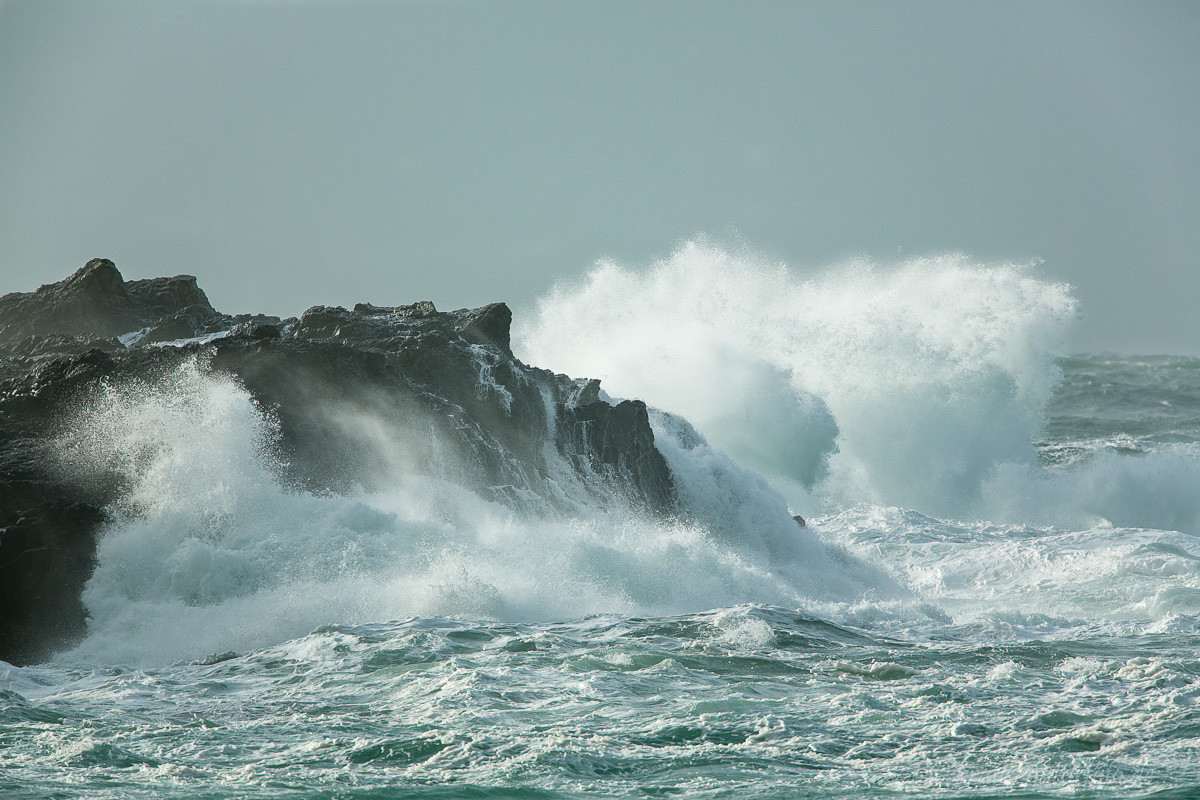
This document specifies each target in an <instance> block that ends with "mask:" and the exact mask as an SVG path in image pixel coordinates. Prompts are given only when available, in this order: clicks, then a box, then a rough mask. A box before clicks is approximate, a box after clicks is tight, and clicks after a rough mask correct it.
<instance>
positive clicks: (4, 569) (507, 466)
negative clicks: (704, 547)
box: [0, 259, 676, 665]
mask: <svg viewBox="0 0 1200 800" xmlns="http://www.w3.org/2000/svg"><path fill="white" fill-rule="evenodd" d="M511 322H512V312H511V311H510V310H509V308H508V307H507V306H506V305H504V304H503V303H494V304H491V305H488V306H484V307H482V308H479V309H462V310H458V311H451V312H440V311H438V310H437V309H436V308H434V306H433V304H432V303H429V302H419V303H415V304H412V305H407V306H395V307H383V306H374V305H369V304H365V303H361V304H358V305H356V306H355V307H354V308H353V309H349V310H347V309H345V308H340V307H328V306H317V307H314V308H310V309H309V310H307V311H306V312H304V313H303V314H302V315H301V316H300V317H299V318H292V319H280V318H278V317H273V316H269V315H240V316H231V315H228V314H223V313H221V312H219V311H217V310H216V309H214V308H213V307H212V305H211V304H210V303H209V301H208V298H207V296H206V295H205V294H204V292H203V290H201V289H200V288H199V286H198V284H197V281H196V279H195V278H194V277H191V276H186V275H180V276H175V277H170V278H154V279H149V280H136V281H125V280H124V279H123V278H122V277H121V274H120V272H119V271H118V270H117V268H116V266H115V265H114V264H113V262H112V261H109V260H107V259H93V260H91V261H89V262H88V263H87V264H86V265H84V266H83V267H82V268H81V269H79V270H78V271H76V272H75V273H74V274H72V275H71V276H69V277H67V278H66V279H64V280H63V281H60V282H58V283H55V284H50V285H47V286H43V287H41V288H39V289H38V290H37V291H35V292H27V293H13V294H8V295H4V296H3V297H0V660H4V661H8V662H10V663H14V664H18V665H20V664H27V663H35V662H38V661H41V660H45V659H46V658H48V657H50V656H51V655H52V654H53V653H54V652H56V651H57V650H60V649H62V648H64V647H67V646H69V645H71V644H72V643H74V642H75V641H77V640H78V639H80V638H81V637H82V636H83V635H84V634H85V632H86V627H87V623H86V619H87V611H86V608H85V606H84V605H83V603H82V601H81V599H80V594H81V591H82V589H83V587H84V584H85V583H86V582H87V580H88V578H89V576H90V575H91V573H92V570H93V568H94V565H95V553H96V544H97V537H98V536H99V535H100V534H101V533H102V532H103V530H104V527H105V525H106V524H108V523H110V522H111V521H112V519H113V509H114V508H116V507H118V506H120V504H121V502H122V498H123V497H124V496H125V494H126V493H127V492H128V491H129V488H130V485H131V483H132V482H134V481H135V479H136V477H137V474H136V473H137V469H138V468H139V467H138V458H137V457H136V455H137V454H134V455H133V456H130V457H129V458H128V459H126V460H125V461H123V462H122V461H120V460H113V459H111V458H110V459H107V460H106V459H96V458H91V459H86V458H84V459H80V458H74V459H69V458H66V457H65V456H64V452H65V451H66V450H70V449H72V448H75V449H76V450H78V449H79V447H77V446H76V445H78V442H77V441H76V442H74V443H72V442H73V440H72V439H71V437H75V439H76V440H78V439H80V438H83V439H86V438H87V437H88V436H103V435H104V432H103V431H89V430H87V429H86V428H87V426H86V425H82V426H81V425H80V424H79V422H78V420H79V419H81V418H86V415H85V416H84V417H81V414H82V413H83V412H85V411H86V410H87V409H88V408H91V407H94V406H96V405H97V404H102V403H104V402H111V399H112V396H113V392H114V390H115V389H116V388H120V387H124V389H125V391H127V392H133V393H135V394H136V393H138V392H154V391H166V392H170V391H172V390H174V387H173V384H172V382H173V380H174V378H173V376H174V375H176V374H178V372H179V370H181V369H184V368H187V367H188V366H189V365H192V366H193V367H195V368H198V369H200V370H203V371H208V372H211V373H212V374H217V375H224V376H232V377H233V378H234V379H235V380H236V381H237V383H238V384H239V385H240V386H242V387H244V388H245V390H246V391H247V392H248V393H249V394H250V396H251V397H252V398H253V401H254V403H255V405H256V406H257V408H258V409H259V410H260V411H261V413H262V415H263V416H264V417H265V419H267V420H268V421H269V424H270V426H271V427H272V429H273V431H274V436H273V437H272V440H273V441H272V447H271V452H269V453H264V454H263V458H264V459H265V460H267V461H268V462H269V464H270V467H271V469H272V470H273V471H274V472H275V474H276V476H277V479H278V480H279V482H280V483H281V484H282V485H284V486H286V487H289V488H291V489H294V490H296V491H305V492H313V493H345V492H351V491H355V490H357V489H358V488H359V487H361V488H362V489H365V490H366V491H372V490H379V489H384V488H386V487H387V485H388V483H389V482H390V481H393V480H395V479H396V477H397V476H398V475H403V474H415V475H424V476H431V477H435V478H443V479H447V480H451V481H453V482H454V483H456V484H458V485H460V486H462V487H464V488H466V489H468V490H470V491H472V492H475V493H476V494H478V495H479V496H481V497H484V498H486V499H488V500H493V501H495V502H498V503H502V504H504V505H507V506H509V507H511V508H513V509H514V510H515V511H519V512H521V513H533V514H541V515H563V514H570V513H571V512H572V511H575V510H579V509H582V508H584V507H585V506H587V507H591V508H595V507H597V506H599V507H605V506H606V505H610V506H614V507H615V506H618V505H623V506H629V507H632V508H635V509H639V510H641V511H645V512H649V513H651V514H662V515H669V514H672V513H674V511H675V504H676V495H675V490H674V482H673V478H672V475H671V472H670V469H669V468H668V466H667V462H666V460H665V459H664V457H663V455H662V453H661V452H660V451H659V450H658V449H657V448H656V446H655V442H654V434H653V432H652V430H651V427H650V422H649V418H648V413H647V409H646V406H645V405H644V404H643V403H641V402H640V401H624V402H620V403H616V404H611V403H608V402H606V401H604V400H602V399H601V398H600V394H599V383H598V382H597V381H595V380H586V379H572V378H569V377H567V376H565V375H559V374H554V373H552V372H550V371H548V370H544V369H538V368H536V367H531V366H529V365H526V364H524V363H522V362H521V361H519V360H518V359H516V358H515V357H514V355H513V353H512V350H511V348H510V326H511ZM148 446H152V445H148ZM83 449H85V450H86V448H83ZM126 511H128V509H126ZM134 511H136V509H134Z"/></svg>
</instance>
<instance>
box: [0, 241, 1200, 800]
mask: <svg viewBox="0 0 1200 800" xmlns="http://www.w3.org/2000/svg"><path fill="white" fill-rule="evenodd" d="M1079 313H1080V309H1079V308H1078V307H1077V304H1076V302H1075V301H1074V299H1073V294H1072V291H1071V289H1070V287H1067V286H1064V285H1061V284H1057V283H1054V282H1053V281H1050V280H1047V279H1045V278H1044V277H1043V276H1041V274H1040V272H1039V270H1038V268H1037V266H1036V265H1011V264H979V263H975V262H972V261H971V260H970V259H967V258H966V257H964V256H960V255H954V254H951V255H947V256H940V257H936V258H927V259H913V260H909V261H906V262H903V263H901V264H897V265H892V266H890V267H886V268H883V267H877V266H873V265H870V264H867V263H856V262H854V263H849V264H846V265H843V266H841V267H838V268H835V269H830V270H827V271H825V272H823V273H821V274H819V275H817V276H816V277H805V278H801V277H798V276H796V275H795V274H793V273H792V272H791V271H790V270H788V269H787V268H786V267H784V266H782V265H778V264H774V263H771V262H770V261H769V260H768V259H764V258H762V257H761V256H757V255H753V254H749V253H746V252H737V251H731V250H729V249H722V248H721V247H718V246H715V245H712V244H709V243H706V242H703V241H698V242H693V243H689V244H687V245H685V246H683V247H681V248H680V249H679V250H678V251H676V252H675V253H674V254H672V255H671V256H670V257H669V258H666V259H664V260H663V261H661V262H659V263H657V264H654V265H652V266H650V267H649V268H646V269H641V270H634V269H628V268H625V267H622V266H619V265H616V264H611V263H601V264H599V265H597V266H596V268H595V269H593V270H592V271H591V272H590V273H589V274H588V275H587V276H585V277H584V278H583V279H581V280H580V281H578V282H576V283H568V284H563V285H560V286H558V287H555V288H554V289H553V290H552V291H550V292H548V293H547V294H546V295H545V296H544V297H543V298H542V299H541V300H540V301H539V303H538V305H537V307H536V308H535V309H532V310H531V311H530V312H529V313H528V314H527V315H526V316H525V319H524V321H522V320H521V319H520V315H518V321H517V323H516V329H515V337H514V350H515V351H516V353H517V355H518V356H519V357H520V358H522V359H523V360H524V361H526V362H527V363H530V364H534V365H537V366H541V367H547V368H550V369H553V370H555V371H560V372H565V373H567V374H570V375H573V376H580V377H582V376H587V377H599V378H601V379H602V381H603V384H602V386H603V388H604V390H605V392H607V396H609V397H612V398H620V397H638V398H641V399H644V400H646V402H647V403H649V404H650V405H651V406H652V407H653V408H655V409H656V410H655V411H654V412H653V413H652V414H651V421H652V424H653V427H654V433H655V440H656V443H657V445H658V447H659V449H660V450H661V451H662V453H663V455H664V456H665V458H666V460H667V463H668V464H669V466H670V468H671V471H672V473H673V475H674V476H675V481H676V490H677V492H678V493H679V494H680V496H681V498H682V501H683V502H682V507H683V508H685V509H686V510H687V511H686V513H680V514H679V515H678V516H677V517H673V518H670V519H664V518H662V517H654V516H650V515H647V514H645V513H642V512H639V511H637V510H636V509H634V508H626V507H623V506H622V505H621V504H620V503H610V504H605V505H604V506H603V507H599V506H596V507H582V506H581V507H578V508H577V510H576V511H575V512H574V513H570V514H563V513H556V514H549V513H547V514H538V513H534V512H530V513H527V514H522V513H517V512H515V511H513V510H512V509H511V508H508V507H505V506H501V505H499V504H497V503H495V502H492V501H489V500H485V499H483V498H480V497H479V496H477V495H476V494H473V493H472V492H469V491H467V490H466V489H464V488H462V487H461V486H459V485H457V484H456V483H455V482H454V481H452V480H448V479H446V478H445V477H440V478H433V477H430V476H425V475H418V474H409V473H406V472H405V471H404V469H403V468H402V466H401V467H397V468H396V470H395V474H394V475H393V476H391V478H390V481H389V482H388V485H389V486H391V488H390V489H389V490H387V491H379V490H372V491H370V492H368V491H366V490H358V491H353V492H351V493H349V494H329V493H324V494H321V493H316V494H315V493H306V492H303V491H299V490H297V489H296V488H294V487H288V486H286V485H284V483H282V482H281V481H280V480H279V478H278V470H277V469H276V465H274V464H273V461H272V459H273V456H272V441H273V437H274V436H275V435H276V432H275V430H274V428H273V424H272V420H271V417H270V414H269V413H265V412H264V411H263V410H262V409H260V408H258V407H257V406H256V405H255V403H254V402H253V401H252V399H251V398H250V396H249V395H248V393H247V392H246V390H245V389H244V388H243V387H242V386H240V385H239V384H238V382H237V381H236V380H234V379H232V378H230V377H228V376H223V375H221V374H218V373H214V372H212V371H211V370H208V369H206V368H205V364H204V362H203V360H202V359H197V360H196V361H194V362H191V363H190V364H188V365H186V366H185V367H184V368H182V369H180V370H179V371H178V373H177V374H175V375H173V376H172V378H171V380H170V381H168V382H166V383H165V384H164V385H162V386H159V387H153V388H151V389H147V387H144V386H143V387H138V388H137V390H136V391H134V390H129V389H122V387H111V388H110V390H109V391H108V393H107V394H106V395H104V397H103V398H101V399H100V400H98V401H97V402H96V403H94V404H93V405H91V406H89V407H87V408H84V409H81V410H80V412H79V413H78V414H77V415H76V416H75V417H74V418H72V419H70V420H64V421H63V424H62V427H61V431H60V438H59V440H58V441H57V442H56V446H57V447H58V450H59V452H60V453H61V454H62V458H63V461H64V463H65V464H67V465H68V466H69V465H70V464H72V463H75V464H78V463H81V462H88V463H105V464H110V465H112V464H117V465H124V466H123V468H125V469H127V470H128V474H129V475H131V476H133V479H132V480H131V483H130V490H129V496H128V497H127V498H126V499H125V500H124V501H123V502H122V503H121V504H119V507H116V508H113V509H111V510H110V513H111V517H112V520H113V521H112V523H111V524H110V525H109V527H108V529H107V531H106V533H105V535H104V538H103V539H102V541H101V543H100V547H99V553H98V565H97V569H96V572H95V574H94V575H93V577H92V579H91V580H90V581H89V583H88V585H87V588H86V590H85V593H84V601H85V603H86V605H87V608H88V612H89V615H90V620H89V633H88V635H87V637H86V638H85V639H84V640H83V641H82V642H81V643H80V644H79V645H78V646H77V647H75V648H73V649H71V650H69V651H66V652H63V653H60V654H59V655H58V656H56V657H55V658H54V659H53V660H51V661H50V662H48V663H44V664H39V665H34V666H27V667H21V668H18V667H15V666H10V665H7V664H4V663H3V662H0V797H4V798H14V800H16V799H18V798H20V799H21V800H25V799H29V800H33V799H34V798H38V799H46V800H49V799H50V798H71V799H74V798H89V799H90V798H95V799H99V798H112V799H113V800H117V799H118V798H120V799H121V800H126V799H128V798H213V799H215V798H329V799H330V800H332V799H333V798H346V799H347V800H349V799H351V798H356V799H357V798H361V799H362V800H366V798H402V797H444V798H491V797H496V798H558V797H630V798H634V797H666V796H680V797H701V798H734V797H738V798H744V797H754V798H776V797H778V798H798V797H799V798H842V797H854V798H859V797H869V798H910V797H911V798H1025V799H1031V798H1062V797H1071V798H1122V800H1127V799H1128V798H1162V799H1163V800H1166V799H1167V798H1180V799H1182V798H1192V797H1200V706H1198V701H1200V624H1198V623H1200V540H1198V539H1197V535H1198V534H1200V359H1198V358H1194V357H1183V356H1165V355H1164V356H1152V357H1134V356H1128V355H1112V354H1084V355H1080V354H1076V355H1066V354H1065V350H1064V342H1065V341H1066V335H1067V333H1068V332H1069V330H1070V326H1071V324H1072V321H1073V320H1074V319H1075V318H1076V317H1077V316H1078V315H1079ZM483 380H484V376H483V375H482V374H481V381H483ZM386 445H387V447H390V448H395V449H397V450H398V451H402V450H403V442H402V441H401V442H395V441H390V442H387V443H386ZM395 461H396V463H397V464H400V465H402V464H403V458H400V457H397V459H396V460H395ZM796 515H800V516H802V517H803V518H804V520H805V523H806V526H805V527H801V525H800V523H798V522H797V521H796V520H795V519H794V518H793V517H794V516H796Z"/></svg>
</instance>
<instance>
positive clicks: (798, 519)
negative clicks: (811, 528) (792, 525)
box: [792, 514, 808, 528]
mask: <svg viewBox="0 0 1200 800" xmlns="http://www.w3.org/2000/svg"><path fill="white" fill-rule="evenodd" d="M792 519H794V520H796V524H797V525H799V526H800V527H801V528H806V527H808V525H807V524H805V522H804V517H802V516H800V515H799V514H797V515H795V516H794V517H792Z"/></svg>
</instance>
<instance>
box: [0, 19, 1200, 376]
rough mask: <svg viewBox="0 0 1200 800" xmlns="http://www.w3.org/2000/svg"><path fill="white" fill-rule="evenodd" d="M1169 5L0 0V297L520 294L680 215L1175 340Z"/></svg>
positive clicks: (1146, 345)
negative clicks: (906, 265)
mask: <svg viewBox="0 0 1200 800" xmlns="http://www.w3.org/2000/svg"><path fill="white" fill-rule="evenodd" d="M1197 42H1200V3H1194V2H1171V1H1169V0H1167V1H1164V2H1155V3H1141V2H1090V1H1089V2H1070V1H1064V2H1055V3H1046V2H1042V0H1037V1H1036V2H1026V1H1025V0H1015V1H1014V2H985V1H981V2H969V3H959V2H940V1H938V0H925V1H924V2H903V3H901V2H742V0H738V1H737V2H732V1H730V2H717V1H715V0H709V1H705V0H695V1H694V2H677V1H676V0H658V1H657V2H642V1H640V0H639V1H637V2H630V1H628V0H609V1H606V2H591V1H589V0H553V1H552V2H550V1H547V2H541V1H540V0H539V1H534V0H512V1H511V2H491V1H490V0H488V1H487V2H476V1H473V0H462V1H461V2H457V1H454V2H452V1H450V0H446V1H445V2H435V1H434V0H419V1H416V0H414V1H412V2H404V1H403V0H398V1H397V2H369V1H367V0H358V1H356V0H341V1H340V2H334V1H333V0H328V1H326V2H321V1H319V0H224V1H218V0H211V1H209V2H198V1H197V0H174V1H173V2H159V0H144V1H138V2H132V1H130V2H126V1H125V0H106V2H76V1H75V0H55V2H45V1H44V0H0V292H8V291H30V290H33V289H35V288H36V287H37V286H39V285H40V284H43V283H48V282H52V281H56V280H59V279H61V278H63V277H65V276H66V275H68V274H69V273H70V272H72V271H73V270H74V269H76V268H78V267H79V266H81V265H82V264H83V263H84V262H85V261H86V260H87V259H89V258H92V257H97V256H103V257H107V258H111V259H113V260H114V261H115V262H116V263H117V266H118V268H120V269H121V271H122V273H123V274H124V275H125V277H126V278H127V279H130V278H145V277H154V276H158V275H174V274H180V273H186V274H193V275H196V276H198V277H199V280H200V285H201V287H202V288H204V289H205V290H206V291H207V293H208V295H209V298H210V299H211V300H212V302H213V305H214V306H216V307H217V308H218V309H220V310H222V311H226V312H228V313H243V312H266V313H275V314H280V315H292V314H298V313H299V312H300V311H302V310H303V309H304V308H306V307H308V306H310V305H316V304H331V305H332V304H337V305H350V304H353V303H354V302H358V301H367V302H372V303H375V304H379V305H395V304H401V303H409V302H415V301H417V300H421V299H430V300H433V301H434V303H435V304H436V305H437V306H438V307H439V308H444V309H450V308H459V307H471V306H477V305H482V304H484V303H488V302H493V301H497V300H503V301H506V302H508V303H509V305H510V306H512V307H513V308H514V309H516V310H518V313H520V309H525V308H531V307H532V304H533V302H534V299H535V298H536V297H538V296H539V295H542V294H544V293H545V292H546V291H547V290H548V289H549V288H550V287H551V286H552V285H554V283H555V282H556V281H561V280H570V279H575V278H577V277H579V276H580V275H582V274H583V273H584V272H586V270H587V269H588V268H589V267H590V266H591V265H592V264H593V263H594V262H595V261H596V260H598V259H602V258H610V259H615V260H617V261H618V262H620V263H623V264H629V265H638V264H649V263H651V262H652V261H653V260H655V259H658V258H663V257H665V256H667V255H669V254H670V252H671V251H672V250H674V249H675V248H676V247H677V246H678V245H679V244H680V243H681V242H683V241H685V240H687V239H689V238H692V237H695V236H697V235H701V234H707V235H709V236H711V237H715V238H717V239H721V240H725V239H727V240H729V241H731V242H738V243H743V244H745V245H746V246H749V247H750V248H752V249H754V250H756V251H757V252H760V253H763V254H765V255H766V256H768V257H770V258H772V259H778V260H780V261H783V262H785V263H787V264H788V265H789V267H790V268H791V269H792V270H793V271H795V272H796V273H798V274H801V275H803V274H805V273H806V272H817V271H820V270H821V269H822V268H824V267H826V266H828V265H830V264H835V263H838V262H840V261H843V260H845V259H847V258H852V257H861V256H867V257H870V258H873V259H875V260H877V261H879V262H880V263H887V262H888V261H889V260H894V259H896V258H897V257H898V256H900V257H903V256H920V255H933V254H938V253H943V252H948V251H961V252H965V253H968V254H970V255H971V256H973V257H975V258H977V259H979V260H980V261H981V262H987V261H989V260H1004V261H1018V262H1025V261H1030V260H1034V259H1037V260H1040V261H1041V266H1040V267H1039V268H1038V269H1039V271H1040V274H1042V275H1044V276H1045V277H1046V278H1047V279H1050V280H1056V281H1066V282H1069V283H1070V284H1072V285H1073V286H1074V287H1075V294H1076V296H1077V297H1078V298H1079V301H1080V304H1081V306H1082V308H1083V312H1084V318H1083V319H1082V320H1081V321H1080V322H1079V323H1078V325H1077V327H1076V329H1075V331H1074V334H1073V338H1072V340H1071V346H1072V348H1073V349H1075V350H1085V351H1099V350H1111V351H1118V352H1142V353H1149V352H1158V353H1177V354H1196V355H1200V324H1198V323H1197V322H1196V321H1195V315H1196V312H1195V305H1196V303H1197V300H1198V299H1200V46H1198V45H1197Z"/></svg>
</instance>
